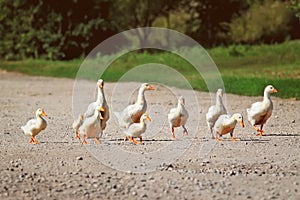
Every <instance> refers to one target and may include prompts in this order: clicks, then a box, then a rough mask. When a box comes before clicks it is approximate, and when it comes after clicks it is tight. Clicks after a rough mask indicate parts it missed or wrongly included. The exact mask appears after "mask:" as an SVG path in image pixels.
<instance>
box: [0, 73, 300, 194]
mask: <svg viewBox="0 0 300 200" xmlns="http://www.w3.org/2000/svg"><path fill="white" fill-rule="evenodd" d="M73 85H74V80H72V79H64V78H49V77H32V76H27V75H22V74H18V73H8V72H5V71H1V72H0V88H1V90H0V93H1V96H0V101H1V104H0V108H1V112H0V116H1V121H0V141H1V142H0V150H1V154H0V157H1V163H0V177H1V182H0V199H300V186H299V185H300V177H299V174H300V154H299V150H300V132H299V128H300V126H299V124H300V123H299V122H300V115H299V108H300V101H295V100H293V99H290V100H285V99H280V98H277V97H275V96H274V95H273V96H272V100H273V103H274V111H273V115H272V116H271V118H270V120H269V121H268V122H267V124H266V126H265V128H264V129H265V134H266V135H265V136H262V137H257V136H255V135H254V134H253V133H254V131H253V130H252V128H251V127H250V124H249V123H248V122H247V121H245V125H246V127H245V128H242V127H240V126H237V127H236V129H235V132H234V136H235V137H237V138H240V139H241V141H238V142H231V141H230V137H229V135H225V136H224V137H223V138H224V141H223V142H219V143H216V142H215V141H214V140H211V139H209V137H208V135H207V129H206V122H205V113H206V111H207V109H208V107H209V106H210V105H211V98H210V95H209V94H208V93H204V92H194V91H189V90H180V89H176V88H168V87H165V86H163V85H158V84H156V85H154V86H155V88H156V90H154V91H147V92H146V98H147V101H148V112H149V114H150V116H151V118H152V122H151V123H148V127H147V131H146V133H145V134H144V138H143V139H144V142H143V144H142V145H133V144H131V143H130V142H128V141H127V142H124V141H123V134H122V131H121V130H119V129H118V126H117V124H116V118H115V117H114V116H113V114H112V111H120V110H121V109H122V108H124V107H125V106H126V105H127V104H128V103H130V102H132V101H133V99H134V98H135V95H136V89H137V88H138V86H139V85H140V83H118V84H116V83H106V84H105V93H106V97H107V100H108V103H109V106H110V111H111V113H110V115H111V116H110V119H109V121H108V125H107V129H106V130H105V132H104V137H103V139H102V141H101V144H100V145H98V146H97V145H95V144H93V143H92V141H89V142H90V143H89V144H88V145H81V144H80V142H79V141H78V140H76V139H75V138H74V132H73V130H72V128H71V125H72V122H73V115H74V114H75V115H77V114H78V113H79V112H84V109H85V108H86V106H87V103H88V102H90V101H92V100H93V98H94V95H95V94H94V92H92V93H91V92H90V89H92V91H95V85H96V82H91V81H82V82H81V86H82V87H86V89H84V88H83V90H82V100H80V101H82V103H81V104H80V105H79V102H80V101H79V100H78V99H72V96H73ZM119 88H122V89H119ZM277 89H278V91H279V92H280V90H284V88H277ZM133 91H135V92H133ZM178 95H183V96H184V97H185V98H186V108H187V110H188V111H189V115H190V118H189V120H188V123H187V126H186V127H187V129H188V130H189V135H188V136H185V137H184V136H182V129H176V131H175V134H176V136H177V140H175V141H172V140H171V133H170V131H169V128H168V124H167V121H166V114H167V112H168V110H169V109H170V108H172V107H175V106H176V103H177V100H176V96H178ZM261 99H262V97H246V96H237V95H231V94H227V95H226V104H227V110H228V111H229V113H235V112H240V113H242V114H243V115H244V116H245V115H246V111H245V110H246V108H247V107H249V106H250V105H251V104H252V103H253V102H255V101H259V100H261ZM72 102H74V105H75V107H76V108H75V107H74V109H73V108H72ZM76 103H77V104H78V106H76ZM38 107H43V108H44V109H45V111H46V113H47V114H48V117H47V118H46V120H47V122H48V127H47V128H46V130H44V131H43V132H41V133H40V134H39V135H38V136H37V137H36V139H37V140H38V141H39V144H37V145H31V144H29V138H28V137H26V136H25V135H24V134H23V133H22V131H21V129H20V127H21V126H22V125H23V124H25V123H26V121H27V120H29V119H30V118H32V117H34V113H35V111H36V109H37V108H38Z"/></svg>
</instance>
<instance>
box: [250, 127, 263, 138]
mask: <svg viewBox="0 0 300 200" xmlns="http://www.w3.org/2000/svg"><path fill="white" fill-rule="evenodd" d="M252 127H253V128H254V130H256V131H257V134H256V136H262V135H263V132H264V131H263V130H261V129H259V128H257V127H256V126H252ZM261 127H262V126H261Z"/></svg>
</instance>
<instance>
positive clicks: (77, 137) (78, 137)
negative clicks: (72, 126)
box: [75, 129, 80, 140]
mask: <svg viewBox="0 0 300 200" xmlns="http://www.w3.org/2000/svg"><path fill="white" fill-rule="evenodd" d="M75 139H79V140H80V135H79V130H78V129H76V130H75Z"/></svg>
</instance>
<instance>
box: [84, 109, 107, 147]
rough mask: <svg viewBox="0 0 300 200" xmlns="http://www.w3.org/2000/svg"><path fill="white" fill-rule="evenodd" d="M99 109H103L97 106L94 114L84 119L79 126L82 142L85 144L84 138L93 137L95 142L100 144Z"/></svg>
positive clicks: (100, 116)
mask: <svg viewBox="0 0 300 200" xmlns="http://www.w3.org/2000/svg"><path fill="white" fill-rule="evenodd" d="M101 111H103V107H101V106H97V107H96V109H95V111H94V115H92V116H91V117H88V118H86V119H84V121H83V123H82V125H81V126H80V128H79V134H80V136H81V137H82V144H87V142H86V140H85V139H86V138H93V139H94V140H95V142H96V143H97V144H100V140H99V139H100V138H101V135H100V134H101V132H102V128H101V124H100V121H101V120H103V117H102V115H101Z"/></svg>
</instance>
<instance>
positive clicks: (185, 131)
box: [182, 125, 188, 136]
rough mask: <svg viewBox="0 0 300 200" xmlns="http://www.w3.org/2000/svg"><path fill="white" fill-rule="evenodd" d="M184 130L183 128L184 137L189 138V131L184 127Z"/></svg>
mask: <svg viewBox="0 0 300 200" xmlns="http://www.w3.org/2000/svg"><path fill="white" fill-rule="evenodd" d="M182 128H183V135H184V136H187V135H188V131H187V129H186V128H185V126H184V125H182Z"/></svg>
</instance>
